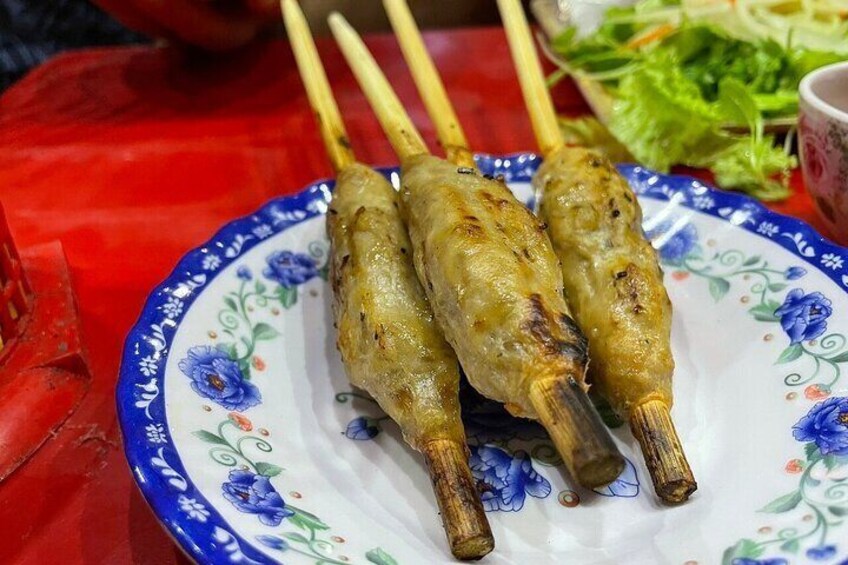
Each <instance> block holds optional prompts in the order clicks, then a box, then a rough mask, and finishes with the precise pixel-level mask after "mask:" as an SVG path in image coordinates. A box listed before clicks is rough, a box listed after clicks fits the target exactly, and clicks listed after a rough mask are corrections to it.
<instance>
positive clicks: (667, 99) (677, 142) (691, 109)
mask: <svg viewBox="0 0 848 565" xmlns="http://www.w3.org/2000/svg"><path fill="white" fill-rule="evenodd" d="M720 124H721V121H720V119H719V116H718V115H717V113H716V111H715V110H714V109H713V107H712V106H711V105H710V104H709V103H708V102H706V101H705V100H704V99H703V98H702V97H701V95H700V92H699V91H698V87H697V86H696V85H695V84H693V83H692V82H691V81H690V80H689V79H687V78H686V77H685V76H683V73H682V72H681V70H680V68H679V67H677V66H674V65H671V64H667V63H666V64H663V62H662V61H661V60H657V61H656V62H655V64H653V65H645V66H643V67H642V68H640V69H639V70H637V71H636V72H633V73H631V74H628V75H627V76H625V77H624V78H623V79H622V80H621V81H620V82H619V86H618V88H617V89H616V97H615V101H614V103H613V110H612V116H611V117H610V121H609V124H608V126H609V129H610V131H611V132H612V133H613V135H615V137H616V138H618V139H619V141H621V142H622V143H623V144H624V145H625V146H627V148H628V149H629V150H630V152H631V153H632V154H633V156H634V157H636V159H638V160H639V161H641V162H642V163H645V164H646V165H648V166H649V167H651V168H654V169H657V170H659V171H661V172H665V171H668V170H669V168H670V167H671V166H672V165H675V164H678V163H682V164H691V165H694V166H708V165H709V164H710V163H711V162H712V161H713V160H714V159H715V158H716V156H717V155H718V154H719V153H721V152H722V151H724V150H726V149H728V148H729V147H730V146H731V145H732V144H733V140H732V139H729V138H728V137H727V136H726V135H724V134H722V133H721V131H720Z"/></svg>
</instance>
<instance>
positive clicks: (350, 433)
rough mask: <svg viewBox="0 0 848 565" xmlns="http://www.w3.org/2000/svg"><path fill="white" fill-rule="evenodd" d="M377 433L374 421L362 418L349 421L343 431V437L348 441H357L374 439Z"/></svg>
mask: <svg viewBox="0 0 848 565" xmlns="http://www.w3.org/2000/svg"><path fill="white" fill-rule="evenodd" d="M379 433H380V428H379V427H378V426H377V425H376V421H375V420H372V419H371V418H366V417H364V416H360V417H359V418H354V419H353V420H351V421H350V422H349V423H348V425H347V428H346V429H345V436H346V437H347V438H348V439H355V440H359V441H366V440H369V439H374V438H375V437H377V434H379Z"/></svg>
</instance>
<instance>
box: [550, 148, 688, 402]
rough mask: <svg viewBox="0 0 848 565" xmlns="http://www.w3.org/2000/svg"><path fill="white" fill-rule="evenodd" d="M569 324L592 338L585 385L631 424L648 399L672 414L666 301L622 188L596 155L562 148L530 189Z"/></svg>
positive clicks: (635, 210)
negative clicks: (552, 253) (557, 267)
mask: <svg viewBox="0 0 848 565" xmlns="http://www.w3.org/2000/svg"><path fill="white" fill-rule="evenodd" d="M534 182H535V183H536V184H537V188H538V189H540V191H541V195H542V196H541V200H540V215H541V217H542V218H543V219H544V221H545V222H546V223H547V224H548V232H549V233H550V237H551V241H552V243H553V246H554V249H555V250H556V254H557V256H558V257H559V260H560V261H561V262H562V269H563V279H564V285H565V291H566V295H567V296H568V299H569V304H570V306H571V307H572V308H573V310H574V316H575V319H576V320H577V321H578V323H579V324H580V327H581V328H582V330H583V331H584V333H585V334H586V336H587V337H588V339H589V344H590V345H589V352H590V355H591V357H592V363H591V366H590V379H591V382H592V383H593V384H594V385H597V387H598V389H599V391H600V392H601V393H602V394H603V395H604V396H606V398H607V399H608V400H609V401H610V403H611V404H612V406H613V407H614V408H615V409H616V410H617V411H618V412H619V413H621V414H622V415H624V416H627V415H628V414H629V413H630V410H631V408H633V407H634V406H635V405H637V404H641V403H643V402H646V401H649V400H661V401H663V402H664V403H665V404H666V405H667V406H669V407H670V406H671V402H672V396H671V377H672V373H673V372H674V360H673V359H672V356H671V346H670V335H671V302H670V301H669V298H668V294H667V293H666V290H665V287H664V286H663V281H662V271H661V270H660V268H659V263H658V262H657V254H656V251H655V250H654V248H653V247H651V244H650V243H649V242H648V241H647V240H646V239H645V237H644V234H643V232H642V212H641V209H640V208H639V204H638V203H637V201H636V197H635V195H634V194H633V191H632V190H631V188H630V186H629V185H628V184H627V181H625V180H624V178H623V177H621V175H619V174H618V172H617V171H616V170H615V168H614V167H613V165H612V164H611V163H610V162H609V161H608V160H607V159H606V158H604V157H603V156H601V155H600V154H598V153H597V152H595V151H592V150H589V149H584V148H579V147H568V148H564V149H560V150H559V151H557V152H555V153H554V154H552V155H550V156H549V157H547V158H546V159H545V162H544V163H543V164H542V166H541V167H540V168H539V171H538V172H537V174H536V177H535V181H534Z"/></svg>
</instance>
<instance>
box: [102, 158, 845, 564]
mask: <svg viewBox="0 0 848 565" xmlns="http://www.w3.org/2000/svg"><path fill="white" fill-rule="evenodd" d="M479 165H480V167H481V169H482V170H483V171H484V172H487V173H491V174H503V175H505V176H506V179H507V181H508V182H509V183H510V185H511V186H512V187H513V189H514V190H515V192H516V193H517V194H518V195H519V197H521V198H522V199H525V200H529V199H531V196H532V195H531V192H530V187H529V179H530V176H531V175H532V174H533V172H534V171H535V170H536V168H537V166H538V159H537V158H536V157H534V156H532V155H526V154H525V155H516V156H512V157H506V158H496V157H487V156H483V157H480V159H479ZM620 170H621V171H622V173H623V174H624V175H625V177H627V179H628V180H629V181H630V182H631V184H632V185H633V187H634V189H635V190H636V192H637V193H638V194H639V198H640V202H641V204H642V207H643V210H644V212H645V217H646V220H645V229H646V231H647V232H648V234H649V236H651V237H652V239H653V241H654V244H655V245H656V246H657V247H658V248H659V249H660V254H661V257H662V260H663V263H664V267H665V272H666V285H667V287H668V291H669V294H670V296H671V299H672V302H673V304H674V320H673V348H674V355H675V359H676V362H677V369H676V372H675V381H674V393H675V399H676V403H675V406H674V410H673V414H674V417H675V421H676V422H677V428H678V430H679V432H680V436H681V439H682V441H683V444H684V446H685V448H686V451H687V453H688V456H689V460H690V462H691V464H692V468H693V470H694V472H695V476H696V478H697V480H698V484H699V489H698V491H697V493H696V494H695V495H694V496H693V498H692V499H691V500H690V501H689V502H688V503H686V504H683V505H681V506H677V507H665V506H663V505H661V504H659V503H658V501H657V499H656V497H655V496H654V493H653V491H652V487H651V484H650V480H649V478H648V475H647V471H646V469H645V466H644V463H643V461H642V458H641V455H640V453H639V451H638V448H637V446H636V442H635V441H634V439H633V438H632V436H631V435H630V432H629V431H628V430H627V429H626V426H624V427H617V428H615V429H614V434H615V436H616V438H617V440H618V443H619V445H620V447H621V450H622V452H623V453H624V454H625V456H626V457H627V458H628V460H629V462H630V464H629V465H628V468H627V470H626V472H625V474H624V475H622V477H620V479H619V480H618V481H616V482H615V483H613V484H612V485H610V486H609V487H607V488H604V489H599V490H598V492H591V491H585V490H582V489H580V488H576V487H575V486H574V485H573V484H571V483H570V481H569V480H568V479H567V478H566V477H565V476H564V474H563V470H562V467H561V466H560V465H558V460H557V457H556V454H555V452H554V450H553V448H552V446H551V444H550V442H549V440H548V439H547V437H546V436H545V434H544V432H543V431H542V430H541V428H539V427H538V426H536V425H535V424H532V423H530V422H528V421H520V420H516V419H512V418H510V417H508V416H506V415H505V414H504V412H503V411H502V410H501V409H500V408H499V407H498V406H497V405H493V404H491V403H489V402H487V401H484V400H482V399H481V398H479V397H478V396H476V394H475V393H473V392H472V391H470V390H464V391H463V406H464V417H465V419H466V425H467V431H468V436H469V443H470V445H471V449H472V453H473V457H472V467H473V470H474V474H475V477H476V478H477V479H478V482H479V486H480V489H481V492H483V493H484V494H483V499H484V501H485V505H486V507H487V509H488V510H489V519H490V521H491V524H492V528H493V530H494V534H495V538H496V543H497V547H496V549H495V551H494V552H493V553H492V554H491V555H490V556H488V557H487V558H486V562H488V563H492V564H496V563H497V564H505V563H514V564H529V563H532V564H544V563H566V562H568V563H628V564H641V563H645V564H648V563H651V564H653V563H670V564H677V565H683V564H684V563H685V564H689V565H691V564H695V563H698V564H708V563H710V564H711V563H726V564H728V565H729V564H734V565H753V564H757V563H760V564H764V565H766V564H767V565H780V564H785V563H804V562H817V561H821V562H826V563H833V564H836V563H842V562H843V560H844V559H846V557H848V525H846V520H848V481H846V479H848V393H846V386H848V377H846V376H844V375H843V372H845V371H846V369H848V344H846V337H845V335H846V332H848V318H846V316H845V312H846V311H848V294H846V288H848V269H846V265H845V263H846V261H848V253H847V252H846V250H844V249H842V248H839V247H836V246H834V245H832V244H830V243H828V242H827V241H825V240H823V239H822V238H821V237H819V236H818V235H817V234H816V233H815V232H814V231H813V230H812V229H811V228H810V227H809V226H807V225H806V224H803V223H801V222H799V221H797V220H793V219H790V218H786V217H783V216H779V215H777V214H774V213H772V212H769V211H768V210H766V209H765V208H763V207H762V206H760V205H759V204H757V203H755V202H753V201H751V200H749V199H747V198H745V197H742V196H738V195H733V194H728V193H724V192H720V191H717V190H714V189H711V188H709V187H706V186H704V185H703V184H701V183H699V182H698V181H695V180H693V179H691V178H687V177H672V176H664V175H658V174H655V173H652V172H650V171H647V170H644V169H642V168H640V167H634V166H622V167H620ZM385 172H386V174H388V175H390V177H392V178H393V180H395V181H396V180H397V172H396V170H395V169H388V170H386V171H385ZM331 189H332V181H322V182H318V183H316V184H314V185H312V186H310V187H308V188H307V189H306V190H305V191H304V192H302V193H300V194H298V195H296V196H293V197H289V198H281V199H278V200H275V201H272V202H270V203H268V204H267V205H266V206H264V207H263V208H262V209H261V210H259V211H258V212H257V213H256V214H254V215H252V216H249V217H247V218H243V219H240V220H236V221H234V222H232V223H231V224H229V225H227V226H226V227H224V228H223V229H222V230H221V231H220V232H218V234H216V235H215V237H214V238H212V240H210V241H209V242H208V243H207V244H206V245H204V246H203V247H201V248H199V249H195V250H193V251H191V252H190V253H189V254H188V255H186V257H185V258H184V259H183V260H182V261H181V262H180V263H179V265H178V266H177V267H176V269H175V270H174V272H173V273H172V275H171V276H170V277H169V278H168V279H167V280H166V281H165V282H164V283H163V284H162V285H161V286H159V287H158V288H157V289H156V290H155V291H154V292H153V293H152V294H151V296H150V298H149V300H148V302H147V304H146V306H145V308H144V310H143V312H142V314H141V317H140V319H139V321H138V323H137V324H136V326H135V327H134V328H133V329H132V331H131V333H130V335H129V337H128V338H127V342H126V348H125V352H124V357H123V365H122V368H121V377H120V383H119V386H118V391H117V400H118V408H119V413H120V421H121V425H122V428H123V433H124V444H125V449H126V454H127V458H128V460H129V462H130V465H131V467H132V469H133V471H134V473H135V476H136V480H137V481H138V483H139V486H140V487H141V489H142V491H143V492H144V495H145V496H146V497H147V500H148V501H149V502H150V504H151V506H152V508H153V510H154V512H155V513H156V514H157V516H158V517H159V519H160V520H161V521H162V522H163V524H164V525H165V526H166V527H167V528H168V530H169V531H170V532H171V533H172V535H173V536H174V538H175V539H176V540H177V541H178V542H179V543H180V544H181V546H182V547H183V549H184V550H185V551H186V552H187V553H189V554H190V555H191V556H192V557H193V558H194V559H196V560H197V561H199V562H203V563H231V562H234V563H255V562H260V563H266V562H284V563H288V564H318V565H324V564H335V565H338V564H346V563H374V564H377V565H391V564H396V563H398V564H412V563H447V562H451V561H452V559H451V556H450V554H449V552H448V550H447V546H446V543H445V540H444V534H443V532H442V528H441V525H440V522H439V516H438V514H437V509H436V506H435V502H434V500H433V497H432V493H431V490H430V484H429V481H428V478H427V474H426V471H425V469H424V466H423V463H422V460H421V457H420V456H419V455H418V454H416V453H415V452H413V451H411V450H410V449H409V448H408V447H406V445H405V444H404V443H403V442H402V441H401V438H400V437H399V433H398V430H397V428H396V426H395V425H394V424H393V423H392V422H391V421H389V420H388V419H387V418H386V417H385V416H384V415H383V413H382V412H381V411H380V409H379V407H378V406H377V405H376V404H375V403H374V402H373V401H372V400H370V399H368V398H367V396H364V395H363V394H361V393H359V392H356V391H353V390H352V389H351V387H350V385H349V384H348V383H347V381H346V379H345V376H344V372H343V369H342V366H341V364H340V360H339V356H338V354H337V352H336V349H335V345H334V343H335V335H334V332H333V328H332V323H331V319H330V307H329V304H330V288H329V285H327V283H326V282H325V279H326V261H327V248H328V244H327V240H326V236H325V232H324V218H323V214H324V212H325V211H326V209H327V202H328V200H329V198H330V196H331Z"/></svg>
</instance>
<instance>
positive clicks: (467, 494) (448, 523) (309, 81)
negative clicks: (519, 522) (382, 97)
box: [282, 0, 495, 559]
mask: <svg viewBox="0 0 848 565" xmlns="http://www.w3.org/2000/svg"><path fill="white" fill-rule="evenodd" d="M282 8H283V16H284V19H285V25H286V30H287V32H288V35H289V38H290V41H291V44H292V49H293V50H294V53H295V59H296V61H297V65H298V69H299V71H300V75H301V78H302V80H303V83H304V85H305V88H306V92H307V96H308V98H309V103H310V105H311V107H312V110H313V111H314V112H315V116H316V118H317V120H318V124H319V127H320V128H321V136H322V138H323V140H324V145H325V147H326V149H327V154H328V155H329V157H330V160H331V161H332V164H333V167H334V168H335V169H336V171H337V172H340V171H342V170H344V169H345V168H347V167H348V166H350V165H353V164H355V163H356V160H355V158H354V154H353V150H352V149H351V147H350V143H349V142H348V140H347V134H346V132H345V128H344V124H343V122H342V119H341V114H340V113H339V110H338V106H337V105H336V102H335V99H334V98H333V94H332V91H331V90H330V85H329V82H328V81H327V76H326V74H325V72H324V68H323V65H322V64H321V60H320V58H319V56H318V52H317V50H316V48H315V42H314V41H313V39H312V34H311V33H310V31H309V27H308V24H307V23H306V19H305V18H304V16H303V12H302V11H301V10H300V7H299V6H298V5H297V2H296V1H295V0H282ZM398 104H399V102H398ZM409 126H410V127H408V128H407V129H408V131H409V132H410V133H413V132H414V128H411V124H409ZM415 133H417V132H415ZM399 140H400V142H402V143H401V146H402V147H404V148H406V150H409V151H411V150H413V148H414V147H416V145H415V144H414V141H415V137H414V136H413V137H408V136H401V137H400V138H399ZM410 140H411V141H410ZM418 142H419V145H420V147H422V148H423V147H424V143H423V141H421V140H420V138H418ZM423 151H426V148H424V149H423ZM422 451H423V454H424V457H425V460H426V462H427V468H428V471H429V473H430V479H431V481H432V483H433V491H434V494H435V496H436V501H437V503H438V506H439V509H440V511H441V514H442V521H443V525H444V528H445V534H446V535H447V538H448V543H449V544H450V548H451V552H452V553H453V555H454V556H455V557H457V558H458V559H480V558H481V557H483V556H484V555H486V554H487V553H489V552H491V551H492V549H494V546H495V541H494V538H493V536H492V530H491V527H490V526H489V522H488V520H487V519H486V513H485V511H484V510H483V504H482V502H481V501H480V496H479V493H478V492H477V488H476V486H475V482H474V479H473V477H472V476H471V470H470V469H469V467H468V455H467V453H468V452H467V448H466V446H465V445H463V444H462V443H460V442H458V441H453V440H448V439H438V440H431V441H429V442H426V443H425V444H424V446H423V448H422Z"/></svg>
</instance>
